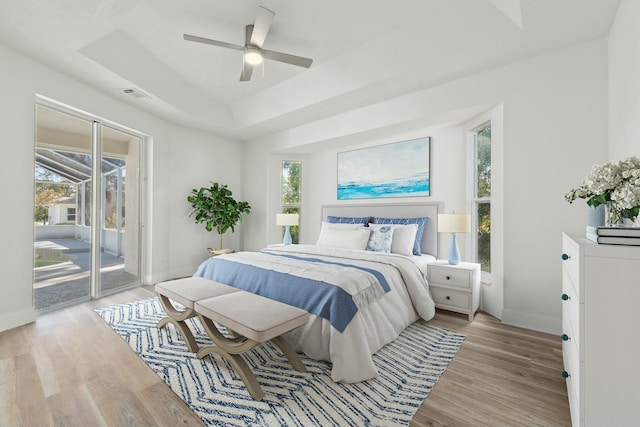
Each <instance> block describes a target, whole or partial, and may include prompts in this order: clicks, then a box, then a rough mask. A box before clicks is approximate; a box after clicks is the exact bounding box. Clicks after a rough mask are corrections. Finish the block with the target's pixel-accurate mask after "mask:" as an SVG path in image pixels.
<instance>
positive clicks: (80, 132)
mask: <svg viewBox="0 0 640 427" xmlns="http://www.w3.org/2000/svg"><path fill="white" fill-rule="evenodd" d="M36 125H37V126H36V129H37V131H36V144H35V152H36V156H35V172H36V189H35V204H36V206H35V212H36V217H35V218H34V220H35V221H34V224H35V234H34V235H35V241H34V259H35V262H34V304H35V307H36V309H37V310H38V311H41V312H42V311H48V310H52V309H55V308H60V307H63V306H66V305H70V304H73V303H77V302H81V301H85V300H89V299H91V298H96V297H98V296H101V295H104V294H107V293H111V292H116V291H118V290H121V289H124V288H128V287H131V286H135V285H137V284H139V283H140V259H141V256H140V255H141V248H140V241H141V240H140V179H139V176H140V165H141V154H140V153H141V144H142V141H141V139H140V138H139V137H138V136H136V135H132V134H130V133H127V132H125V131H123V130H120V129H117V128H116V127H114V126H112V125H109V126H106V125H103V124H102V123H100V122H99V121H96V120H92V118H90V117H79V116H76V115H74V114H72V113H68V112H62V111H58V110H56V109H53V108H49V107H46V106H42V105H38V106H37V107H36Z"/></svg>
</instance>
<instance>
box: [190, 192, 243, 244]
mask: <svg viewBox="0 0 640 427" xmlns="http://www.w3.org/2000/svg"><path fill="white" fill-rule="evenodd" d="M187 201H188V202H189V203H190V204H191V207H193V211H192V212H191V213H190V214H189V216H193V215H195V220H196V224H201V223H204V226H205V228H206V229H207V231H213V230H214V229H215V230H216V232H217V233H218V235H219V236H220V248H219V249H222V235H223V234H224V233H226V232H227V230H229V229H231V232H234V231H235V226H236V224H237V223H238V222H242V214H243V213H244V214H248V213H250V212H251V206H249V203H247V202H238V201H236V200H235V199H234V198H233V193H232V192H231V190H229V189H228V188H227V186H226V185H223V184H218V183H217V182H211V187H209V188H207V187H202V188H200V189H199V190H196V189H195V188H194V189H193V190H191V195H190V196H188V197H187Z"/></svg>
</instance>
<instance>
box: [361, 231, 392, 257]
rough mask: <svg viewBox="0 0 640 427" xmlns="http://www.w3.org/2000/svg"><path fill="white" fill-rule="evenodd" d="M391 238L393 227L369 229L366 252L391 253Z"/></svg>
mask: <svg viewBox="0 0 640 427" xmlns="http://www.w3.org/2000/svg"><path fill="white" fill-rule="evenodd" d="M392 238H393V227H391V226H382V227H376V228H372V229H371V235H370V236H369V243H367V250H368V251H373V252H386V253H389V252H391V241H392Z"/></svg>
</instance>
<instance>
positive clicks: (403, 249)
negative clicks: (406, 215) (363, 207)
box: [369, 224, 418, 255]
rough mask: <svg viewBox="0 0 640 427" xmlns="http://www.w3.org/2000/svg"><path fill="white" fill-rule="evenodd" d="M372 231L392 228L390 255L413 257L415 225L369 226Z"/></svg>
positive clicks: (416, 229) (416, 230) (416, 227)
mask: <svg viewBox="0 0 640 427" xmlns="http://www.w3.org/2000/svg"><path fill="white" fill-rule="evenodd" d="M369 227H371V228H372V229H374V230H375V229H378V230H379V229H380V228H381V227H392V228H393V236H392V240H391V253H393V254H400V255H413V246H414V243H415V241H416V233H417V232H418V225H417V224H406V225H405V224H369Z"/></svg>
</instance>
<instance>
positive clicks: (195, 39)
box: [184, 34, 244, 50]
mask: <svg viewBox="0 0 640 427" xmlns="http://www.w3.org/2000/svg"><path fill="white" fill-rule="evenodd" d="M184 39H185V40H188V41H190V42H198V43H204V44H210V45H213V46H220V47H226V48H229V49H235V50H244V46H239V45H237V44H232V43H226V42H221V41H218V40H211V39H206V38H204V37H198V36H192V35H191V34H185V35H184Z"/></svg>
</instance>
